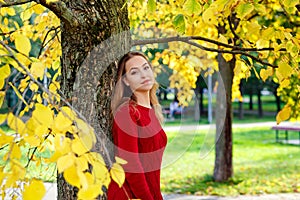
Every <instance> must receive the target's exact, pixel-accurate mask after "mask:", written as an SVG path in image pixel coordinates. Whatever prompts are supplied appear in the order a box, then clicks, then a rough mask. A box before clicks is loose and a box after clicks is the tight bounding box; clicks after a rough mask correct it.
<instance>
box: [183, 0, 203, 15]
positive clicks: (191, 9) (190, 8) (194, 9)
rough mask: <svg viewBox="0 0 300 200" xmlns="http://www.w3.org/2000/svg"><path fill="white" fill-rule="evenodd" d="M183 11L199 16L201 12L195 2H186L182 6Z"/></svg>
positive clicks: (197, 3)
mask: <svg viewBox="0 0 300 200" xmlns="http://www.w3.org/2000/svg"><path fill="white" fill-rule="evenodd" d="M183 9H184V10H186V11H187V12H188V13H190V14H199V13H200V12H201V5H200V4H199V2H197V1H196V0H187V1H186V2H185V3H184V5H183Z"/></svg>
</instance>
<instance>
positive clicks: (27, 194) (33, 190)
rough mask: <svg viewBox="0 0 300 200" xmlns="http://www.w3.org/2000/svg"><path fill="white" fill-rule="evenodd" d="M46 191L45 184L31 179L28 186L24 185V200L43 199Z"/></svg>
mask: <svg viewBox="0 0 300 200" xmlns="http://www.w3.org/2000/svg"><path fill="white" fill-rule="evenodd" d="M45 193H46V189H45V186H44V184H43V182H42V181H40V180H36V179H33V180H32V181H31V183H30V185H29V186H27V185H26V186H25V188H24V192H23V199H24V200H39V199H43V197H44V195H45Z"/></svg>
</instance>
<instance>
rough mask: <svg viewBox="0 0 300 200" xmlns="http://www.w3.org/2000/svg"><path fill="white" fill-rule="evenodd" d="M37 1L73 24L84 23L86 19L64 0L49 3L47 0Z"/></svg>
mask: <svg viewBox="0 0 300 200" xmlns="http://www.w3.org/2000/svg"><path fill="white" fill-rule="evenodd" d="M34 1H35V2H36V3H38V4H41V5H42V6H44V7H46V8H48V9H49V10H51V11H52V12H53V13H54V14H55V15H56V16H57V17H58V18H60V19H61V20H62V21H65V22H68V23H69V24H70V25H72V26H75V27H77V26H80V25H82V24H84V19H82V18H81V17H79V16H76V15H75V14H74V13H73V12H72V10H71V9H69V8H68V7H67V5H66V4H65V3H64V2H63V1H55V2H50V3H47V1H46V0H34Z"/></svg>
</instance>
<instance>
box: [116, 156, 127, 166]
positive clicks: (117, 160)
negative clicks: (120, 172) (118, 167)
mask: <svg viewBox="0 0 300 200" xmlns="http://www.w3.org/2000/svg"><path fill="white" fill-rule="evenodd" d="M115 159H116V162H117V163H119V164H122V165H125V164H127V161H126V160H123V159H122V158H120V157H118V156H116V157H115Z"/></svg>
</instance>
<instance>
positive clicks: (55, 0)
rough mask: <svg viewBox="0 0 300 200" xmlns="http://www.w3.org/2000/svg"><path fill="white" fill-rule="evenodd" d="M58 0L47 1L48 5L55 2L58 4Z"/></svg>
mask: <svg viewBox="0 0 300 200" xmlns="http://www.w3.org/2000/svg"><path fill="white" fill-rule="evenodd" d="M57 1H58V0H46V3H48V4H49V3H53V2H57Z"/></svg>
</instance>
